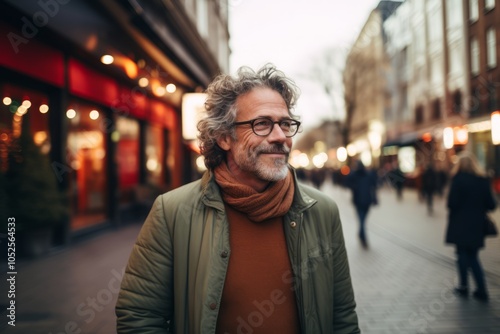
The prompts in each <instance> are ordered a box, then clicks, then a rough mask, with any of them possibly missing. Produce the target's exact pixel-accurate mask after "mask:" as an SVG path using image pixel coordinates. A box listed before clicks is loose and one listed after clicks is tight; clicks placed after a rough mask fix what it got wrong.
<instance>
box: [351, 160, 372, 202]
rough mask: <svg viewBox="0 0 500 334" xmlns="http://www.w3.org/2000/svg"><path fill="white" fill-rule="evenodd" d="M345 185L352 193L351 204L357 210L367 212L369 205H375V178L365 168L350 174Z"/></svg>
mask: <svg viewBox="0 0 500 334" xmlns="http://www.w3.org/2000/svg"><path fill="white" fill-rule="evenodd" d="M347 185H348V187H349V188H351V191H352V202H353V203H354V205H355V206H356V208H358V209H363V210H368V208H369V207H370V205H372V204H377V194H376V187H377V177H376V175H375V174H374V173H373V172H370V171H368V170H366V169H365V168H361V169H357V170H355V171H354V172H352V173H351V174H350V175H349V177H348V179H347Z"/></svg>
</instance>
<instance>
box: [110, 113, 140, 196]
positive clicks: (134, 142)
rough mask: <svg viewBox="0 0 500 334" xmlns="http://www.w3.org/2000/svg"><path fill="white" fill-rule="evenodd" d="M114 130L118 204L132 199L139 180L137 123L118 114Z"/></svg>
mask: <svg viewBox="0 0 500 334" xmlns="http://www.w3.org/2000/svg"><path fill="white" fill-rule="evenodd" d="M116 131H117V132H116V136H117V137H116V140H117V141H118V142H117V149H116V157H115V160H116V162H117V165H118V186H119V192H120V193H119V196H120V204H127V203H131V202H133V201H134V188H135V187H136V186H137V184H138V182H139V123H138V122H137V120H133V119H129V118H126V117H122V116H119V117H118V118H117V119H116Z"/></svg>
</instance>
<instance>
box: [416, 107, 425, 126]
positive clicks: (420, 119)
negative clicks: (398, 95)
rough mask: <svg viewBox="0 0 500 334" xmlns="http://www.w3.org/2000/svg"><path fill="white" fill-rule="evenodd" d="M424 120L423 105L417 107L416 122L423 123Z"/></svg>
mask: <svg viewBox="0 0 500 334" xmlns="http://www.w3.org/2000/svg"><path fill="white" fill-rule="evenodd" d="M423 121H424V108H423V107H422V106H418V107H417V108H416V109H415V123H416V124H421V123H423Z"/></svg>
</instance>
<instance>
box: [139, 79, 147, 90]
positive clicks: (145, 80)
mask: <svg viewBox="0 0 500 334" xmlns="http://www.w3.org/2000/svg"><path fill="white" fill-rule="evenodd" d="M148 85H149V80H148V78H140V79H139V86H140V87H142V88H144V87H147V86H148Z"/></svg>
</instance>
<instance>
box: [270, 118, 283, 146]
mask: <svg viewBox="0 0 500 334" xmlns="http://www.w3.org/2000/svg"><path fill="white" fill-rule="evenodd" d="M267 139H268V140H269V141H270V142H280V143H284V142H285V141H286V139H287V138H286V136H285V133H284V132H283V130H282V129H281V127H280V125H279V124H278V123H274V124H273V129H272V131H271V133H270V134H269V136H267Z"/></svg>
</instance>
